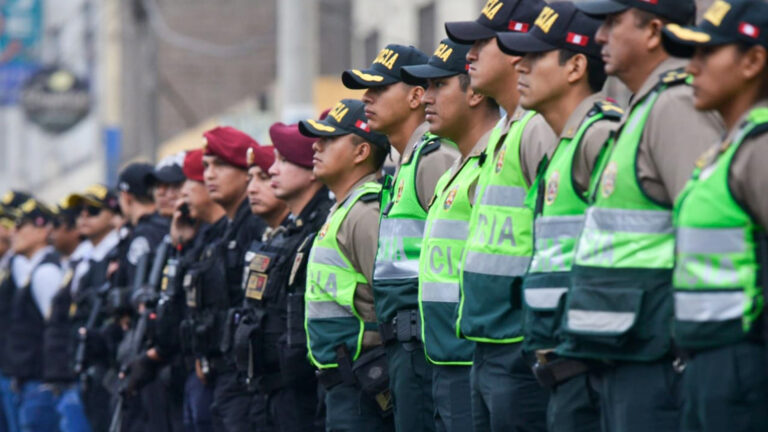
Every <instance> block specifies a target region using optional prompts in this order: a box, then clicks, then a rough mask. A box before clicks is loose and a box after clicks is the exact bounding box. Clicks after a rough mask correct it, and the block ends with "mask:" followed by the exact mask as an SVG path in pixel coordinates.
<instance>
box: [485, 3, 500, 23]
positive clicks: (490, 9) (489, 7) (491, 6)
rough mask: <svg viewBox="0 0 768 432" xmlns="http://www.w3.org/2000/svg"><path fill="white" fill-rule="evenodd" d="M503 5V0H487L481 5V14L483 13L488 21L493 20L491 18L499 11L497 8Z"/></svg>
mask: <svg viewBox="0 0 768 432" xmlns="http://www.w3.org/2000/svg"><path fill="white" fill-rule="evenodd" d="M503 7H504V2H500V1H499V0H488V2H487V3H486V4H485V6H483V10H482V11H480V13H482V14H483V15H485V17H486V18H488V19H489V20H490V21H493V18H494V17H495V16H496V14H497V13H499V10H500V9H501V8H503Z"/></svg>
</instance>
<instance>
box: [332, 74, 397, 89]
mask: <svg viewBox="0 0 768 432" xmlns="http://www.w3.org/2000/svg"><path fill="white" fill-rule="evenodd" d="M398 81H400V80H398V79H397V78H395V77H391V76H387V75H383V74H380V73H379V72H377V71H375V70H373V69H363V70H360V69H350V70H347V71H344V73H342V74H341V82H342V83H344V86H345V87H346V88H348V89H352V90H363V89H367V88H371V87H382V86H386V85H390V84H394V83H396V82H398Z"/></svg>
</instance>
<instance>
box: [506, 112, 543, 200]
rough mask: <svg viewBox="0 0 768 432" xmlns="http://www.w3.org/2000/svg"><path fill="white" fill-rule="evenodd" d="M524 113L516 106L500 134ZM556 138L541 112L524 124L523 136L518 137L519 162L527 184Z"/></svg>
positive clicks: (533, 176)
mask: <svg viewBox="0 0 768 432" xmlns="http://www.w3.org/2000/svg"><path fill="white" fill-rule="evenodd" d="M525 114H527V111H526V110H524V109H523V108H522V107H517V109H516V110H515V112H514V114H512V115H511V116H509V115H508V116H507V118H506V119H505V121H504V127H503V129H502V131H501V134H502V136H503V135H505V134H507V133H508V132H509V129H510V127H512V123H514V122H516V121H518V120H520V119H522V118H523V116H525ZM556 139H557V137H556V136H555V132H554V131H553V130H552V128H551V127H549V124H547V121H546V120H544V117H542V116H541V114H536V115H535V116H534V117H533V118H532V119H531V121H529V122H528V124H527V125H526V126H525V129H524V130H523V136H522V137H521V138H520V163H521V164H522V168H523V177H525V182H526V183H527V184H528V186H530V185H531V184H533V181H534V180H536V174H537V171H538V169H539V163H541V160H542V159H544V156H547V157H550V156H552V152H553V151H554V150H555V147H556V146H557V140H556Z"/></svg>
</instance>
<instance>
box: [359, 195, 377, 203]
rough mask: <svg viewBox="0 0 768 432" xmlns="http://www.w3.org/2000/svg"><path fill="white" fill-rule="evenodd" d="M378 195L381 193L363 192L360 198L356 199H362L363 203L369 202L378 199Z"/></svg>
mask: <svg viewBox="0 0 768 432" xmlns="http://www.w3.org/2000/svg"><path fill="white" fill-rule="evenodd" d="M380 195H381V194H379V193H367V194H363V195H362V196H360V198H359V199H358V201H362V202H364V203H369V202H374V201H378V200H379V198H380Z"/></svg>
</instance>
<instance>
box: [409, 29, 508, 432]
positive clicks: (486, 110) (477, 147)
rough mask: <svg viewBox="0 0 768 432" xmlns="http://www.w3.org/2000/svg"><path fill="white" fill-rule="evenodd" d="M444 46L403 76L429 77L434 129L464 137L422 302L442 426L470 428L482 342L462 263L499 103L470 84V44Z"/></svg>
mask: <svg viewBox="0 0 768 432" xmlns="http://www.w3.org/2000/svg"><path fill="white" fill-rule="evenodd" d="M442 44H443V45H444V48H443V50H444V53H445V52H448V51H450V50H452V53H451V54H450V55H449V56H448V61H447V62H446V61H443V59H442V58H440V60H434V59H433V60H431V61H430V62H429V64H428V65H426V66H414V67H409V68H408V69H403V75H404V77H406V79H411V77H413V78H417V79H421V80H427V83H428V87H427V89H426V91H425V93H424V96H423V97H422V103H424V105H425V110H426V112H427V122H428V123H429V131H430V132H431V133H433V134H436V135H438V136H441V137H444V138H445V139H448V140H450V141H451V142H454V143H456V145H457V147H458V149H459V152H460V153H461V157H460V158H459V159H457V160H456V161H455V162H454V164H453V165H452V166H451V168H450V170H449V171H448V172H446V173H444V174H443V176H441V178H440V179H439V181H438V183H437V186H436V189H435V194H434V196H433V198H432V199H431V201H430V204H429V206H428V207H429V212H428V214H427V218H426V227H425V231H424V240H423V244H422V248H421V254H420V255H419V308H420V315H421V322H422V340H423V343H424V350H425V353H426V358H427V360H428V361H429V362H430V363H431V364H432V365H433V366H432V369H433V377H432V396H433V400H434V405H435V411H434V420H433V421H434V422H435V426H434V428H435V430H437V431H465V430H472V417H471V403H470V398H469V395H470V389H469V369H470V365H471V363H472V353H473V351H474V345H475V344H474V342H471V341H468V340H464V339H459V338H458V337H457V335H456V327H455V322H456V315H455V312H456V307H457V305H458V298H459V272H458V268H459V267H458V266H459V260H460V258H461V250H462V249H463V247H464V243H465V242H466V235H467V232H466V225H467V222H468V220H469V215H470V212H471V206H472V203H471V198H472V196H473V195H474V192H473V191H474V187H475V183H476V180H477V174H478V173H479V170H480V161H481V160H483V159H484V157H483V156H482V153H483V151H484V150H485V147H486V144H487V142H488V134H489V133H490V131H491V129H493V126H494V125H495V124H496V123H497V122H498V120H499V106H498V104H497V103H496V102H495V101H494V100H493V99H490V98H486V97H485V96H483V95H481V94H478V93H476V92H475V91H474V90H472V89H470V88H469V76H468V75H467V62H466V60H465V57H466V51H467V47H466V46H461V45H458V44H455V43H453V42H450V41H443V42H442ZM444 53H443V56H444Z"/></svg>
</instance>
